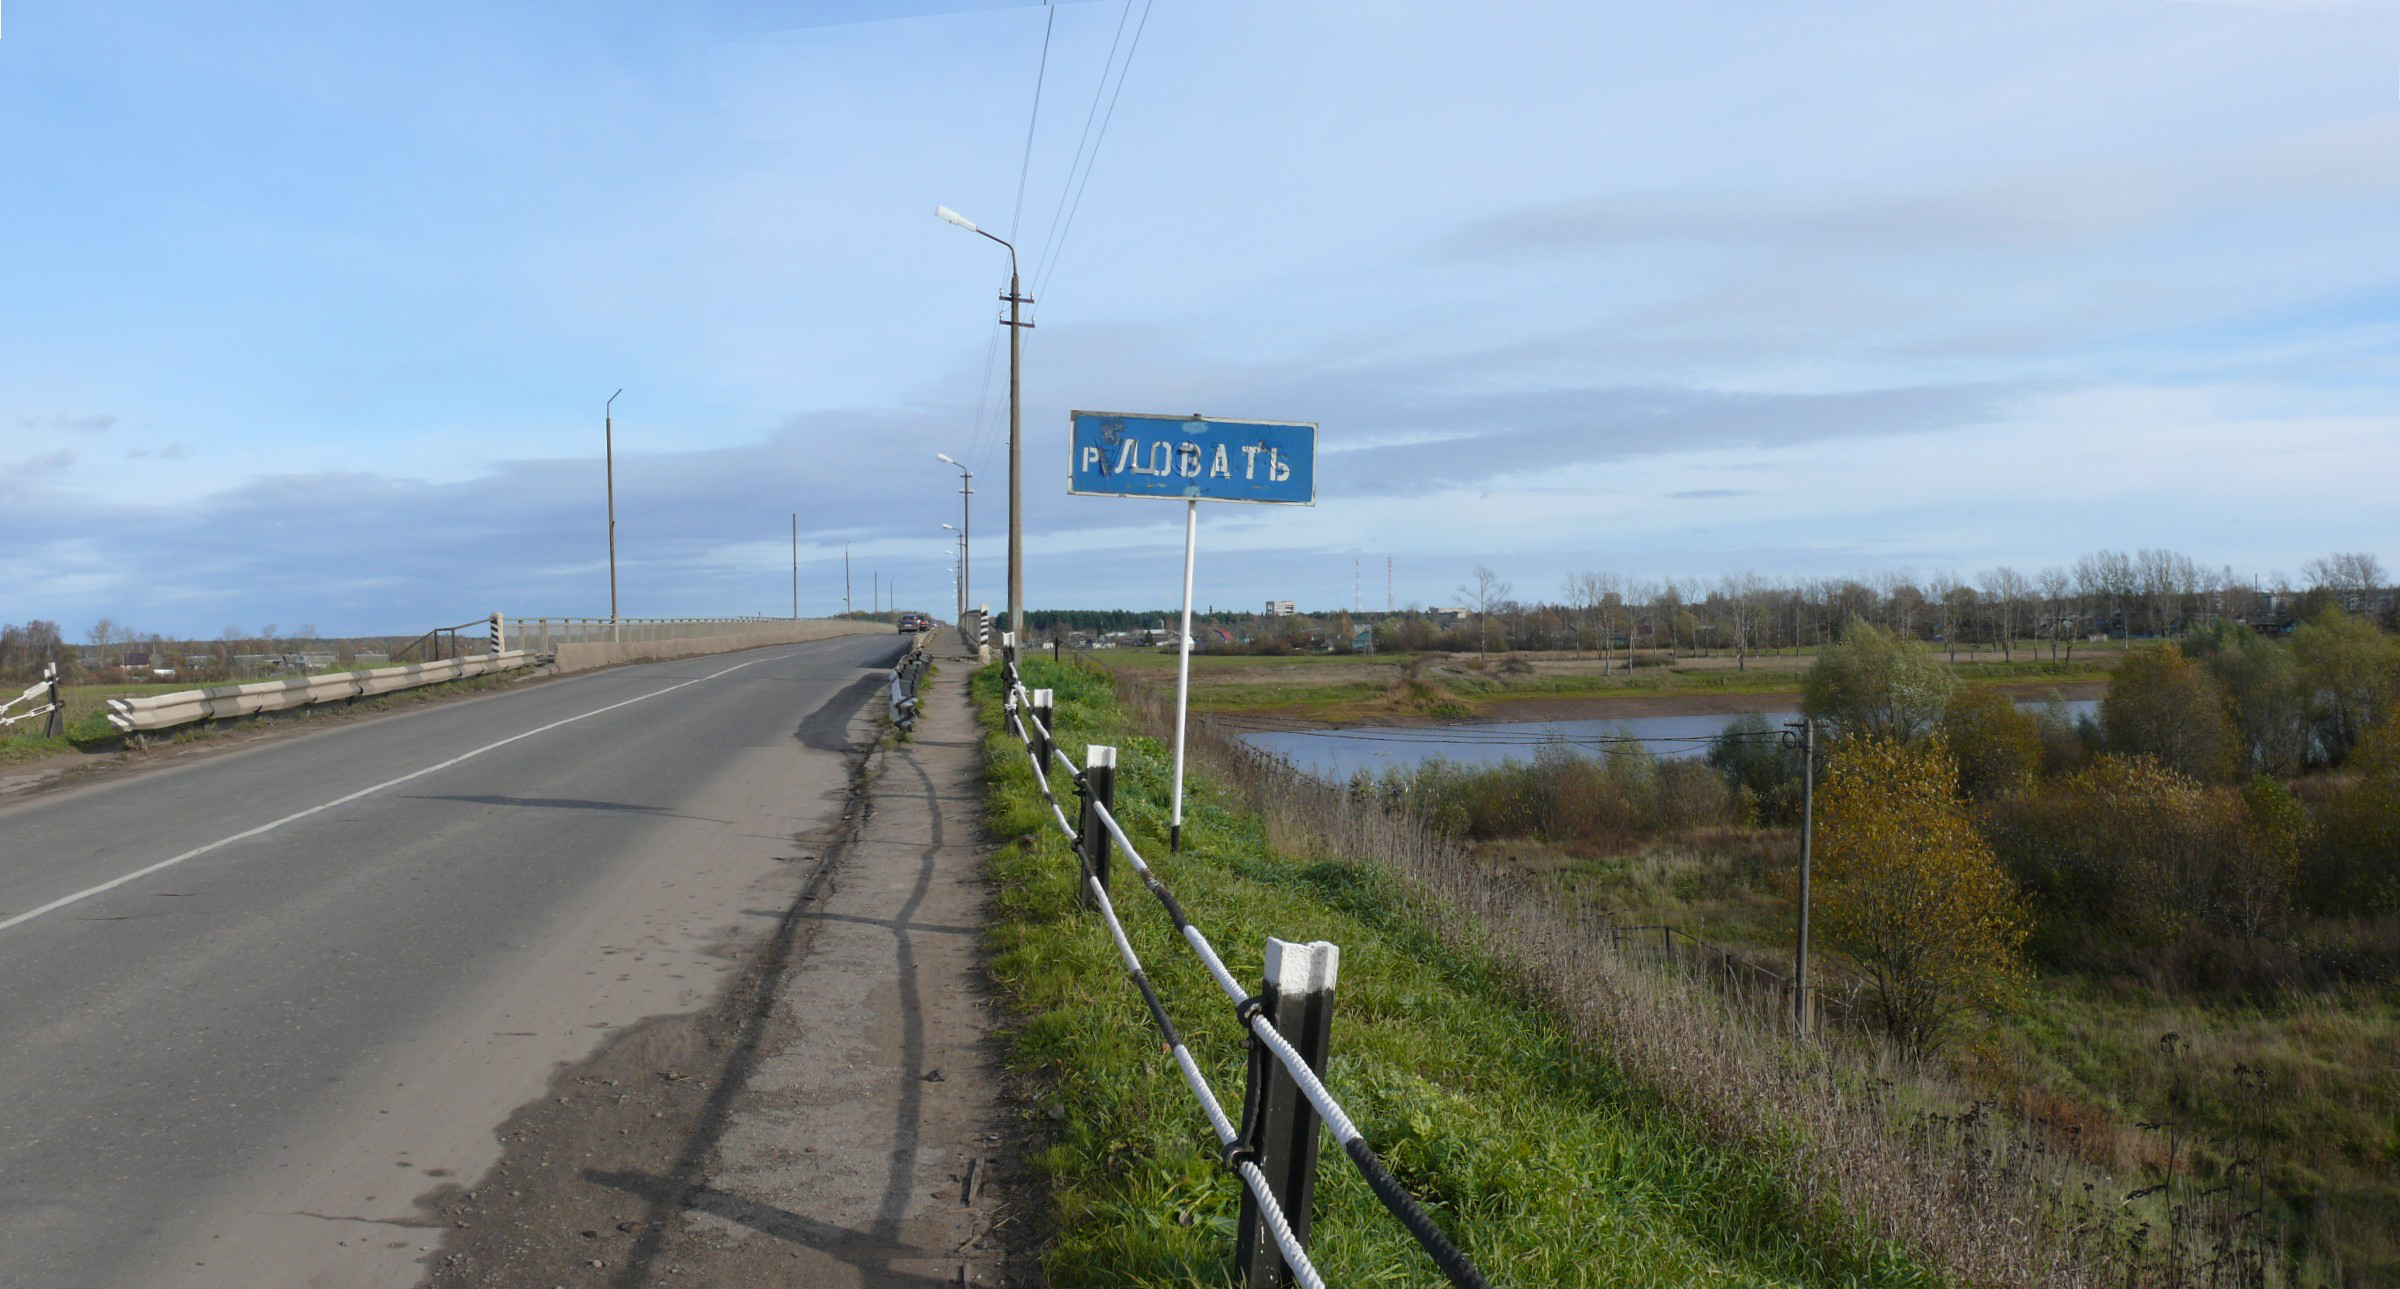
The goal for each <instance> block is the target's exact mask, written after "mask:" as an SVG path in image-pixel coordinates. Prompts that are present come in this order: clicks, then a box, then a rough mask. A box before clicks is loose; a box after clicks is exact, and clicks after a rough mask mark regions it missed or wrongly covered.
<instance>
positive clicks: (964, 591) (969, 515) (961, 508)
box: [933, 452, 975, 622]
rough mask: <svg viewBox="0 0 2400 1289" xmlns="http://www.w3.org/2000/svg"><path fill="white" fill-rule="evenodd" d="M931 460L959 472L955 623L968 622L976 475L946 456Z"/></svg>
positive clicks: (941, 454)
mask: <svg viewBox="0 0 2400 1289" xmlns="http://www.w3.org/2000/svg"><path fill="white" fill-rule="evenodd" d="M933 455H934V459H936V460H938V461H940V462H941V463H942V464H944V465H949V466H956V467H957V468H958V620H959V621H961V622H964V621H966V620H967V605H968V604H969V603H970V602H971V601H972V600H973V599H974V595H975V587H974V578H973V577H971V576H970V575H969V573H968V567H969V564H968V561H969V559H970V557H971V555H972V553H973V551H974V548H975V472H974V471H972V470H969V469H967V467H966V466H965V465H964V464H963V463H961V462H959V461H958V460H956V459H955V458H953V457H952V456H951V455H950V454H949V453H947V452H936V453H934V454H933Z"/></svg>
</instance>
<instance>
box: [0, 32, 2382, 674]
mask: <svg viewBox="0 0 2400 1289" xmlns="http://www.w3.org/2000/svg"><path fill="white" fill-rule="evenodd" d="M5 17H6V23H5V27H4V28H0V621H22V620H25V619H28V618H50V619H54V620H57V621H59V622H61V623H62V625H64V626H65V627H66V628H67V630H68V634H69V636H70V638H74V637H75V636H76V635H77V634H79V633H80V631H81V630H82V629H83V628H84V627H85V626H87V625H89V624H90V623H91V622H92V621H93V620H95V619H97V618H99V617H102V616H108V617H111V618H114V619H115V620H117V621H118V622H120V623H125V624H130V625H132V626H134V627H136V628H138V629H142V630H154V631H161V632H165V633H168V634H175V635H188V636H214V635H217V634H219V633H220V632H223V631H225V630H227V629H236V628H238V629H239V630H241V631H244V632H247V631H252V630H256V629H259V628H260V627H262V626H263V625H265V624H267V623H275V624H278V625H279V626H281V627H282V628H283V629H284V630H286V631H289V630H292V629H293V628H294V627H295V626H296V625H298V624H302V623H306V624H310V625H314V626H317V627H318V628H319V629H320V630H321V631H323V632H325V633H328V634H349V633H362V634H363V633H385V632H393V633H397V632H403V631H417V630H422V629H424V628H426V627H429V626H433V625H437V624H446V623H451V622H461V621H466V620H469V619H472V618H477V617H480V616H482V615H483V614H485V613H487V612H490V611H492V610H495V609H496V610H499V611H502V612H505V613H508V614H509V615H511V616H539V615H568V614H598V615H605V614H606V613H607V612H608V608H609V603H608V596H609V591H608V557H607V526H606V525H607V521H606V517H605V504H606V503H605V493H604V465H603V455H602V440H603V414H604V405H605V404H606V401H607V400H608V398H609V396H610V394H611V393H612V392H613V391H616V390H618V389H620V388H621V389H622V390H623V391H624V392H623V393H622V394H621V395H620V396H618V397H617V398H616V401H615V403H614V407H613V424H612V426H611V432H612V433H613V437H614V442H615V449H616V460H615V491H616V509H617V534H616V535H617V544H618V581H619V588H620V590H619V595H620V611H621V612H622V613H623V614H625V615H626V616H629V617H643V616H720V615H733V614H747V613H766V614H785V613H789V612H791V610H792V559H793V538H792V525H793V519H792V516H794V515H795V514H796V515H797V516H798V529H799V540H798V554H799V581H800V601H801V604H800V607H801V610H802V611H803V612H805V613H809V614H818V613H826V612H837V611H839V610H840V609H841V607H842V605H843V597H844V552H845V550H847V552H848V562H849V569H850V573H849V578H850V590H849V595H850V597H851V602H852V603H853V604H854V605H855V606H856V607H858V608H861V609H864V608H867V607H868V606H869V601H870V598H871V596H872V595H873V594H874V589H873V588H877V587H880V586H883V585H887V584H894V583H896V585H897V588H898V595H899V606H898V607H902V608H919V609H926V610H930V611H933V612H936V613H937V614H940V615H942V616H945V617H946V616H948V614H949V611H950V609H951V608H952V606H953V604H954V598H953V597H954V583H953V581H952V559H951V553H952V549H953V548H952V546H951V540H952V535H951V534H950V533H948V532H945V531H943V530H942V529H941V527H940V525H941V524H942V523H945V522H948V523H956V522H958V518H959V515H958V509H959V506H958V503H959V500H960V498H959V495H958V475H957V473H956V472H955V471H954V470H952V469H951V468H949V467H948V466H945V465H943V464H942V463H941V462H939V461H938V460H936V459H935V454H936V453H937V452H946V453H948V454H949V455H951V456H953V457H957V458H960V459H961V460H963V461H965V462H966V463H967V464H968V465H969V466H970V467H971V468H972V469H973V470H974V471H975V497H974V512H973V521H974V525H975V528H976V542H975V551H974V560H973V566H972V570H971V574H972V579H973V590H974V598H975V599H976V600H978V601H983V602H988V603H992V604H994V605H995V606H997V605H999V604H1000V603H1001V602H1002V600H1003V598H1004V597H1003V594H1002V591H1003V584H1004V570H1003V562H1002V561H1003V554H1002V552H1003V550H1004V544H1003V539H1002V534H1003V531H1004V528H1003V525H1004V523H1005V518H1006V498H1007V459H1008V457H1007V443H1006V387H1007V380H1006V375H1007V372H1006V367H1007V360H1006V345H1005V335H1004V331H1003V329H1002V328H1000V327H998V326H997V325H995V323H996V318H997V315H998V311H999V310H1000V308H1001V307H1002V306H1001V304H1000V302H999V300H998V298H997V297H998V295H999V294H1000V293H1001V292H1002V291H1003V290H1005V287H1006V284H1007V272H1008V256H1007V255H1006V253H1004V252H1003V251H1002V250H1001V248H1000V247H998V246H995V245H993V244H992V243H991V242H988V241H985V240H983V239H982V238H978V237H975V236H973V235H972V234H970V233H968V232H966V231H965V230H963V229H959V228H956V227H954V226H952V225H949V224H946V223H942V222H939V221H937V220H936V219H935V218H934V215H933V211H934V207H935V206H936V205H937V204H945V205H948V206H951V207H954V208H956V209H958V210H960V211H962V212H965V213H966V214H967V215H968V216H970V217H971V218H973V219H975V220H976V221H978V222H979V223H981V224H982V225H983V226H984V227H985V228H987V229H990V230H992V231H993V232H995V233H997V234H998V235H1000V236H1002V237H1004V238H1011V239H1012V240H1014V241H1015V242H1017V243H1018V245H1019V256H1020V259H1021V261H1022V269H1023V274H1024V279H1025V282H1026V286H1027V288H1028V289H1029V290H1030V292H1031V293H1032V294H1033V295H1034V296H1035V297H1036V304H1035V305H1034V306H1033V316H1034V318H1035V320H1036V322H1037V325H1036V327H1035V328H1034V329H1033V330H1030V331H1028V332H1026V333H1025V345H1024V392H1023V407H1024V411H1023V416H1024V422H1023V426H1024V428H1023V451H1024V476H1025V479H1024V507H1025V513H1024V528H1025V536H1026V566H1027V572H1026V589H1027V594H1026V599H1027V601H1028V603H1029V605H1031V606H1032V607H1036V608H1045V607H1130V608H1153V607H1159V606H1165V605H1169V604H1172V603H1173V602H1174V601H1175V599H1176V598H1177V593H1178V589H1179V581H1178V579H1179V577H1180V574H1181V563H1182V549H1181V547H1182V537H1183V524H1182V520H1183V515H1182V513H1181V508H1180V507H1177V506H1175V505H1173V504H1172V503H1169V502H1160V501H1146V500H1114V499H1101V498H1090V497H1069V496H1068V495H1067V493H1066V486H1065V479H1064V466H1065V463H1066V460H1065V459H1066V443H1067V433H1068V416H1069V412H1070V411H1071V410H1073V409H1076V408H1096V409H1107V410H1113V411H1130V412H1157V413H1163V414H1183V413H1194V412H1197V413H1204V414H1207V415H1211V416H1221V417H1235V418H1240V417H1250V418H1257V419H1271V420H1291V421H1313V422H1316V423H1318V425H1319V426H1320V427H1321V428H1320V433H1319V461H1318V467H1317V476H1318V494H1319V495H1318V501H1317V504H1316V505H1315V506H1313V507H1310V508H1305V509H1303V508H1283V507H1252V506H1206V507H1203V508H1202V512H1201V517H1200V525H1199V533H1200V537H1199V556H1198V566H1197V578H1196V597H1197V599H1198V600H1199V602H1200V603H1201V605H1202V606H1203V607H1207V606H1210V605H1215V606H1219V607H1256V606H1257V605H1258V604H1260V603H1261V602H1262V601H1265V600H1268V599H1291V600H1296V601H1298V602H1299V603H1300V604H1301V606H1302V607H1303V608H1304V609H1324V610H1330V609H1335V608H1348V607H1352V605H1353V604H1357V605H1359V606H1361V607H1365V608H1370V609H1380V608H1382V607H1384V606H1385V604H1386V603H1387V596H1388V602H1390V603H1396V604H1399V605H1402V606H1406V605H1409V604H1412V603H1415V604H1440V603H1451V602H1455V601H1456V600H1457V599H1458V595H1457V590H1456V588H1458V587H1459V586H1460V585H1461V583H1463V582H1464V581H1466V579H1467V577H1468V573H1469V570H1471V569H1472V568H1473V567H1475V566H1476V565H1479V564H1481V565H1487V566H1489V567H1491V568H1493V569H1495V570H1497V571H1498V572H1499V574H1500V575H1501V576H1502V577H1503V578H1505V579H1507V580H1508V581H1510V582H1511V583H1512V584H1513V585H1514V587H1515V588H1516V592H1517V594H1518V595H1519V596H1520V597H1523V598H1528V599H1532V598H1539V597H1543V596H1551V595H1555V594H1556V593H1557V588H1558V586H1559V585H1560V583H1561V581H1562V580H1563V579H1564V578H1566V577H1567V576H1569V575H1570V574H1573V573H1575V572H1578V571H1584V570H1597V571H1605V572H1613V573H1618V574H1623V575H1629V576H1635V577H1642V578H1661V577H1678V578H1702V579H1713V578H1716V577H1720V576H1723V575H1726V574H1731V573H1737V572H1753V573H1758V574H1762V575H1765V576H1770V577H1804V576H1805V577H1815V576H1830V575H1844V574H1857V573H1869V574H1872V573H1878V572H1884V571H1891V570H1905V571H1910V572H1914V573H1917V574H1921V575H1933V574H1937V573H1951V574H1955V575H1957V576H1960V577H1964V578H1968V579H1973V578H1975V577H1976V576H1978V575H1979V574H1980V573H1981V572H1982V571H1983V570H1986V569H1990V568H1993V567H1995V566H1999V565H2011V566H2014V567H2017V568H2019V569H2021V570H2024V571H2028V572H2030V571H2032V570H2034V569H2038V568H2040V567H2042V566H2044V565H2049V564H2062V563H2067V562H2070V561H2072V560H2073V558H2074V557H2075V556H2076V555H2078V554H2080V553H2083V552H2086V551H2090V550H2095V549H2101V548H2118V549H2133V548H2137V547H2168V548H2172V549H2176V550H2180V551H2183V552H2185V553H2187V554H2189V555H2191V556H2192V557H2194V558H2195V559H2197V560H2199V561H2200V562H2201V563H2202V564H2204V565H2207V566H2209V567H2218V566H2228V565H2229V566H2232V567H2234V568H2235V569H2236V570H2238V571H2240V572H2241V573H2244V574H2257V575H2262V576H2271V575H2273V574H2275V573H2278V572H2281V573H2285V574H2287V575H2291V576H2295V577H2296V576H2297V575H2298V574H2299V571H2300V567H2301V565H2302V564H2303V563H2304V562H2305V561H2307V560H2309V559H2311V558H2314V557H2317V556H2321V555H2325V554H2328V553H2330V552H2333V551H2337V550H2368V551H2373V552H2376V553H2378V554H2380V555H2381V556H2382V558H2383V560H2384V563H2385V564H2386V565H2387V566H2392V565H2395V564H2400V500H2396V498H2400V0H2354V2H2352V3H2340V2H2337V0H2325V2H2323V3H2300V2H2298V0H2294V2H2292V3H2266V2H2265V0H2261V2H2260V3H2255V4H2211V3H2192V2H2188V0H2069V2H2065V3H2053V2H2051V0H1961V2H1960V3H1956V4H1943V5H1926V4H1922V3H1896V2H1895V3H1884V2H1881V0H1844V2H1843V3H1839V4H1835V3H1795V4H1786V5H1773V6H1762V5H1756V4H1733V3H1724V2H1719V0H1691V2H1688V3H1680V4H1672V5H1669V4H1658V3H1645V4H1633V3H1615V2H1613V0H1567V2H1560V3H1549V2H1547V0H1521V2H1514V3H1508V4H1459V3H1455V2H1453V3H1447V4H1429V3H1415V2H1413V0H1371V2H1369V0H1357V2H1351V0H1321V2H1311V0H1275V2H1273V3H1267V2H1263V0H1261V2H1251V0H1205V2H1202V0H1130V3H1127V2H1126V0H1079V2H1077V3H1067V4H1060V5H1056V6H1045V5H1043V4H1040V3H1024V2H1007V0H889V2H888V3H885V2H878V0H786V2H784V3H769V2H768V0H699V2H695V3H688V4H678V5H672V6H668V5H655V4H634V3H597V4H591V5H578V6H556V5H527V4H477V5H464V4H439V3H435V4H422V5H409V6H392V5H368V4H349V3H339V2H334V3H325V4H318V5H308V6H292V5H276V6H266V5H252V4H234V3H191V2H188V0H187V2H185V3H178V4H172V5H167V4H140V3H127V4H113V5H106V6H95V5H64V4H58V3H55V2H53V0H18V2H17V3H14V4H10V5H8V7H7V10H6V14H5ZM1045 46H1046V51H1045ZM1037 85H1038V90H1039V97H1038V110H1037ZM1079 157H1081V158H1084V159H1086V160H1087V161H1088V165H1084V166H1078V165H1077V159H1078V158H1079ZM1078 192H1079V193H1080V197H1079V198H1078V196H1077V195H1076V194H1077V193H1078ZM995 359H996V361H995ZM1387 569H1388V570H1389V571H1388V581H1387ZM882 602H883V603H888V601H882Z"/></svg>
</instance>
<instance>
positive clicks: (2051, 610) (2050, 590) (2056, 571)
mask: <svg viewBox="0 0 2400 1289" xmlns="http://www.w3.org/2000/svg"><path fill="white" fill-rule="evenodd" d="M2034 580H2035V582H2037V583H2038V584H2039V585H2040V586H2041V589H2042V614H2043V616H2044V617H2045V618H2047V619H2048V622H2049V630H2048V631H2046V632H2045V633H2044V634H2046V635H2048V636H2049V637H2050V661H2051V662H2054V663H2055V662H2057V661H2058V638H2059V637H2060V636H2063V635H2065V634H2066V633H2067V621H2066V612H2067V592H2068V590H2069V589H2070V588H2071V587H2073V586H2074V581H2073V580H2072V579H2070V578H2069V577H2068V576H2067V570H2065V569H2063V568H2058V567H2056V566H2052V567H2050V568H2046V569H2043V570H2042V571H2041V573H2040V575H2039V576H2037V577H2036V578H2035V579H2034ZM2067 656H2068V657H2070V658H2072V657H2073V656H2074V650H2073V649H2071V648H2070V649H2069V650H2068V651H2067Z"/></svg>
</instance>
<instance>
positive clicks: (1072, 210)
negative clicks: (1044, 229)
mask: <svg viewBox="0 0 2400 1289" xmlns="http://www.w3.org/2000/svg"><path fill="white" fill-rule="evenodd" d="M1155 2H1156V0H1142V20H1141V21H1140V22H1138V23H1135V24H1134V26H1133V43H1132V44H1130V45H1128V46H1126V47H1125V65H1124V66H1123V67H1122V68H1120V69H1118V71H1117V87H1116V89H1114V90H1112V91H1110V92H1109V96H1108V111H1107V112H1106V113H1104V114H1102V115H1101V117H1100V133H1099V135H1098V136H1097V137H1095V138H1094V139H1093V140H1092V155H1091V157H1090V159H1089V160H1087V161H1085V162H1084V164H1083V179H1082V181H1081V182H1079V183H1077V184H1076V185H1075V200H1074V201H1073V202H1071V203H1069V205H1068V207H1067V223H1066V227H1065V228H1062V229H1060V230H1059V234H1058V241H1057V243H1056V244H1055V245H1053V246H1052V247H1051V249H1050V263H1049V265H1048V266H1047V267H1045V268H1044V269H1042V271H1041V281H1040V283H1039V284H1038V285H1036V286H1035V287H1034V292H1033V293H1034V294H1035V295H1037V296H1038V295H1041V294H1042V293H1044V292H1045V291H1047V290H1049V287H1050V277H1051V275H1052V274H1054V273H1056V272H1057V271H1058V259H1059V257H1060V256H1061V255H1064V254H1065V253H1066V246H1067V238H1068V236H1069V235H1071V234H1072V233H1074V231H1075V216H1076V214H1077V212H1079V211H1081V210H1082V209H1083V193H1084V189H1086V188H1088V187H1089V186H1090V185H1091V182H1092V169H1093V167H1095V166H1097V165H1098V164H1099V163H1100V147H1101V145H1102V144H1105V143H1107V142H1108V125H1109V122H1111V121H1114V120H1115V119H1116V117H1117V96H1118V95H1120V94H1122V93H1124V92H1125V77H1126V74H1127V73H1129V72H1131V71H1132V70H1133V56H1134V55H1135V54H1138V53H1140V52H1141V49H1142V32H1143V31H1144V30H1145V29H1146V28H1148V27H1149V25H1150V7H1151V5H1152V4H1153V3H1155ZM1132 3H1133V0H1126V4H1127V6H1128V7H1131V5H1132ZM1071 177H1072V176H1070V178H1071Z"/></svg>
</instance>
